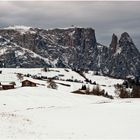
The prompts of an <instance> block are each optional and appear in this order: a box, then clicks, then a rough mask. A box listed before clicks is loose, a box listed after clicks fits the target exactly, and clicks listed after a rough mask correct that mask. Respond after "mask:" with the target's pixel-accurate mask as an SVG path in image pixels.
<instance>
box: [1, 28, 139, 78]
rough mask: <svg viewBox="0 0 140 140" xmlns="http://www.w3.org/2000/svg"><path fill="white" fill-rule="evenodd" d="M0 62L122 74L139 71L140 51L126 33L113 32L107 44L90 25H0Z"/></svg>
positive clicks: (13, 65) (5, 65) (14, 65)
mask: <svg viewBox="0 0 140 140" xmlns="http://www.w3.org/2000/svg"><path fill="white" fill-rule="evenodd" d="M0 66H1V67H46V66H49V67H68V68H72V69H89V70H94V71H100V72H101V73H102V74H105V75H110V76H115V77H121V78H124V77H125V76H128V75H135V76H136V75H140V68H139V66H140V53H139V51H138V50H137V48H136V47H135V45H134V43H133V41H132V39H131V38H130V36H129V35H128V33H123V34H122V35H121V38H120V39H119V40H118V38H117V36H116V35H115V34H113V36H112V41H111V44H110V46H109V47H106V46H104V45H101V44H99V43H98V42H97V41H96V37H95V30H94V29H92V28H78V27H72V28H66V29H51V30H43V29H38V28H34V29H33V28H27V27H26V28H25V27H13V28H5V29H0Z"/></svg>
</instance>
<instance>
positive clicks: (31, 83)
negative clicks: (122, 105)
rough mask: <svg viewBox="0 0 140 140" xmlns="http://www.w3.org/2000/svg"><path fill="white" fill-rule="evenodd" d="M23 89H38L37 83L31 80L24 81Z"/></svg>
mask: <svg viewBox="0 0 140 140" xmlns="http://www.w3.org/2000/svg"><path fill="white" fill-rule="evenodd" d="M22 87H36V83H34V82H32V81H30V80H24V81H22Z"/></svg>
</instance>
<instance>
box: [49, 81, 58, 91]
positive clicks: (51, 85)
mask: <svg viewBox="0 0 140 140" xmlns="http://www.w3.org/2000/svg"><path fill="white" fill-rule="evenodd" d="M47 83H48V86H47V87H48V88H52V89H57V88H58V86H57V84H56V83H55V81H54V80H53V79H51V78H50V79H48V81H47Z"/></svg>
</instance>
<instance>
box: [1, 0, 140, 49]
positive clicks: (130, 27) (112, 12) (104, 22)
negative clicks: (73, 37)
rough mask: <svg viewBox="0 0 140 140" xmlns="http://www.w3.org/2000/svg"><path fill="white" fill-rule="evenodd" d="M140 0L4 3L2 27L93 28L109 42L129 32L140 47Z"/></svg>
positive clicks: (2, 4) (100, 37)
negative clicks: (114, 36)
mask: <svg viewBox="0 0 140 140" xmlns="http://www.w3.org/2000/svg"><path fill="white" fill-rule="evenodd" d="M139 15H140V2H138V1H137V2H132V1H131V2H105V1H102V2H101V1H90V2H54V1H53V2H48V1H42V2H41V1H37V2H25V1H22V2H19V1H15V2H0V26H8V25H10V24H18V25H23V24H24V25H27V26H33V27H41V28H53V27H66V26H71V25H73V24H74V25H77V26H83V27H93V28H94V29H95V30H96V36H97V39H98V41H99V42H101V43H104V44H106V45H109V43H110V41H111V36H112V34H113V33H116V34H117V35H120V34H121V33H122V32H124V31H127V32H128V33H130V35H131V36H132V37H133V39H134V41H135V44H136V45H137V46H138V47H139V48H140V41H139V38H140V32H139V29H140V16H139Z"/></svg>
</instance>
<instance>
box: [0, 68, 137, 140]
mask: <svg viewBox="0 0 140 140" xmlns="http://www.w3.org/2000/svg"><path fill="white" fill-rule="evenodd" d="M1 70H2V74H0V79H1V83H2V84H3V83H8V82H12V81H14V82H16V86H15V89H10V90H0V124H1V125H0V139H9V138H10V139H21V138H22V139H104V138H107V139H117V138H120V139H135V138H137V139H138V138H140V133H139V129H140V123H139V117H140V111H139V110H140V103H139V99H119V98H118V97H117V96H116V95H115V93H114V84H117V83H122V82H123V80H121V79H113V78H109V77H105V76H98V75H93V72H91V71H90V72H88V73H86V74H85V76H86V77H87V78H89V79H91V80H93V81H96V82H97V83H98V84H99V85H100V87H101V88H102V89H105V90H106V91H108V93H109V94H110V95H113V96H114V100H111V99H108V98H105V97H102V96H94V95H80V94H74V93H72V91H73V90H76V89H79V88H81V86H82V85H83V84H86V85H87V86H89V87H93V86H94V85H91V84H89V83H86V82H85V79H84V78H83V77H82V76H80V75H79V74H78V73H76V72H74V71H72V70H70V69H62V68H50V69H49V70H48V71H47V72H44V71H43V69H40V68H36V69H14V68H9V69H8V68H4V69H1ZM17 73H22V74H24V75H27V74H30V75H32V76H33V75H38V77H39V76H40V77H41V76H44V77H46V76H47V77H48V78H49V77H56V76H58V77H59V80H55V81H56V83H57V85H58V89H50V88H48V87H47V82H46V80H39V79H32V78H31V77H25V76H24V79H30V80H31V81H34V82H36V83H37V87H21V82H20V80H19V79H18V77H17ZM66 79H71V80H75V79H77V80H79V81H80V82H70V81H65V80H66ZM59 83H63V84H67V85H70V86H66V85H61V84H59ZM97 126H98V127H97ZM132 130H133V133H132Z"/></svg>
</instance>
